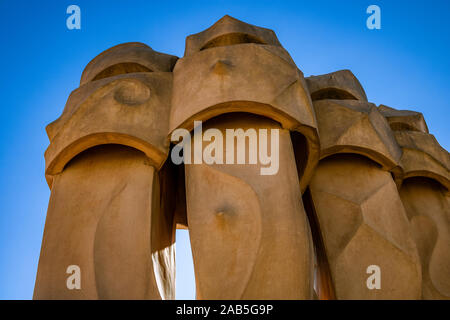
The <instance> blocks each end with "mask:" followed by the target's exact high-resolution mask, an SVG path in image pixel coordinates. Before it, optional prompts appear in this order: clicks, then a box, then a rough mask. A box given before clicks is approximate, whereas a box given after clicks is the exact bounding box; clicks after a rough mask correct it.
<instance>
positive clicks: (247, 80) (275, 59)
mask: <svg viewBox="0 0 450 320" xmlns="http://www.w3.org/2000/svg"><path fill="white" fill-rule="evenodd" d="M273 48H276V47H273V46H272V47H271V46H266V45H258V44H252V43H250V44H248V43H247V44H238V45H233V46H222V47H217V48H211V49H208V50H204V51H201V52H198V53H196V54H195V55H191V56H188V57H184V58H182V59H180V60H178V62H177V64H176V66H175V69H174V71H173V72H174V84H173V97H172V109H171V115H170V130H171V131H172V130H174V129H176V128H185V129H188V130H192V129H193V123H194V120H202V121H206V120H208V119H211V118H213V117H215V116H218V115H221V114H225V113H233V112H246V113H252V114H257V115H263V116H266V117H268V118H271V119H273V120H275V121H277V122H279V123H281V125H282V126H283V128H286V129H290V130H294V131H298V132H300V133H301V134H303V135H304V136H305V137H306V139H307V141H308V144H307V154H308V158H307V164H306V169H305V171H304V174H303V177H302V178H301V185H302V190H304V189H305V188H306V184H307V182H308V181H309V178H310V177H311V174H312V171H313V168H314V166H315V164H316V163H317V159H318V154H319V150H318V149H319V147H318V135H317V129H316V118H315V114H314V110H313V107H312V103H311V99H310V97H309V93H308V90H307V88H306V85H305V81H304V78H303V74H302V73H301V71H300V70H298V69H297V67H295V65H292V64H291V63H289V62H287V61H286V60H284V59H283V58H282V57H280V56H279V55H277V54H276V53H274V51H273Z"/></svg>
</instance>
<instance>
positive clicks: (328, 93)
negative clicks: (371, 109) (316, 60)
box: [305, 70, 367, 102]
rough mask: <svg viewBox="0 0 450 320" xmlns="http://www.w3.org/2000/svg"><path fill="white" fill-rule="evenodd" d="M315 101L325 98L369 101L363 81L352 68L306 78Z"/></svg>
mask: <svg viewBox="0 0 450 320" xmlns="http://www.w3.org/2000/svg"><path fill="white" fill-rule="evenodd" d="M305 80H306V83H307V84H308V89H309V92H310V93H311V98H312V100H313V101H316V100H324V99H338V100H360V101H365V102H367V96H366V93H365V92H364V89H363V87H362V86H361V83H360V82H359V81H358V79H357V78H356V77H355V75H354V74H353V73H352V72H351V71H350V70H339V71H335V72H331V73H327V74H322V75H319V76H310V77H307V78H305Z"/></svg>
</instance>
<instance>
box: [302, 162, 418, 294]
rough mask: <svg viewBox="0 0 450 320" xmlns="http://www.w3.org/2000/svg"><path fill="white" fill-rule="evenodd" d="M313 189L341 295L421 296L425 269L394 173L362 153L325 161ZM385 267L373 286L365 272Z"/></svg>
mask: <svg viewBox="0 0 450 320" xmlns="http://www.w3.org/2000/svg"><path fill="white" fill-rule="evenodd" d="M310 190H311V195H312V199H313V202H314V205H315V209H316V214H317V218H318V221H319V225H320V230H321V233H322V237H323V240H324V244H325V251H326V255H327V257H328V261H329V265H330V269H331V276H332V281H333V284H334V289H335V295H336V298H337V299H419V298H420V296H421V267H420V261H419V257H418V253H417V249H416V246H415V243H414V240H413V238H412V235H411V232H410V229H409V223H408V219H407V217H406V213H405V210H404V208H403V205H402V202H401V200H400V197H399V194H398V191H397V187H396V185H395V183H394V181H393V180H392V177H391V175H390V173H389V172H386V171H384V170H382V169H380V168H379V166H378V165H377V164H376V163H374V162H372V161H371V160H369V159H367V158H364V157H361V156H358V155H335V156H332V157H329V158H327V159H324V160H321V161H320V162H319V165H318V167H317V170H316V172H315V174H314V176H313V178H312V180H311V184H310ZM370 265H377V266H379V267H380V269H381V288H380V289H374V290H370V289H369V288H368V287H367V282H366V281H367V279H368V277H369V276H370V274H367V272H366V270H367V268H368V267H369V266H370Z"/></svg>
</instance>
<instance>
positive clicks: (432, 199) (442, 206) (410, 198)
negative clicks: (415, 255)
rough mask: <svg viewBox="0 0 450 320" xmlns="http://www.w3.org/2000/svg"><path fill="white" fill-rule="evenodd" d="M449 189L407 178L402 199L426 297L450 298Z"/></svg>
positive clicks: (429, 182) (423, 295) (421, 180)
mask: <svg viewBox="0 0 450 320" xmlns="http://www.w3.org/2000/svg"><path fill="white" fill-rule="evenodd" d="M445 192H446V190H445V189H444V188H443V187H442V185H440V184H439V183H437V182H436V181H433V180H431V179H427V178H421V177H419V178H417V177H416V178H410V179H406V180H405V181H404V182H403V184H402V187H401V189H400V196H401V199H402V201H403V205H404V206H405V209H406V212H407V214H408V218H409V220H410V224H411V230H412V234H413V237H414V240H415V241H416V245H417V249H418V251H419V255H420V258H421V262H422V278H423V284H422V298H423V299H450V207H449V198H448V196H446V195H445Z"/></svg>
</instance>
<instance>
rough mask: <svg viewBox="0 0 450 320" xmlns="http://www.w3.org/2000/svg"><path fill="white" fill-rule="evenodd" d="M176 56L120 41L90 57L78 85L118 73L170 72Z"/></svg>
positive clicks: (141, 44)
mask: <svg viewBox="0 0 450 320" xmlns="http://www.w3.org/2000/svg"><path fill="white" fill-rule="evenodd" d="M177 59H178V57H175V56H171V55H168V54H164V53H160V52H157V51H154V50H153V49H152V48H150V47H149V46H148V45H146V44H144V43H140V42H128V43H122V44H119V45H117V46H114V47H112V48H109V49H107V50H105V51H103V52H102V53H100V54H99V55H98V56H96V57H95V58H94V59H92V60H91V61H90V62H89V63H88V65H87V66H86V68H85V69H84V71H83V74H82V75H81V80H80V86H82V85H83V84H86V83H88V82H90V81H95V80H99V79H103V78H107V77H111V76H115V75H118V74H125V73H134V72H171V71H172V69H173V67H174V65H175V62H176V61H177Z"/></svg>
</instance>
